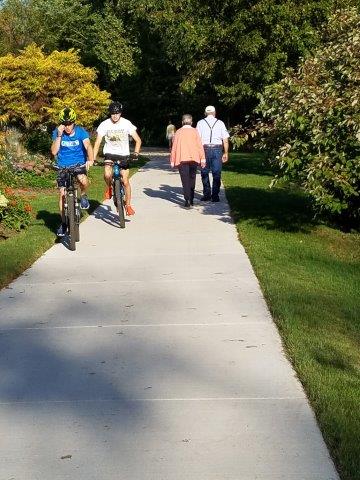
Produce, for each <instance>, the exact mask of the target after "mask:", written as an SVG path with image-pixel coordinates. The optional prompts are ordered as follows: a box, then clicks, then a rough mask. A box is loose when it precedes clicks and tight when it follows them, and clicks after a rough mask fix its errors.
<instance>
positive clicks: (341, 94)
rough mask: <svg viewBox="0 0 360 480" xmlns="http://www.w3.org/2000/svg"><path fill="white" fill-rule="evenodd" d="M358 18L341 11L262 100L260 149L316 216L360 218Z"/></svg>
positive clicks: (359, 45) (359, 65) (348, 12)
mask: <svg viewBox="0 0 360 480" xmlns="http://www.w3.org/2000/svg"><path fill="white" fill-rule="evenodd" d="M359 31H360V14H359V13H358V12H357V10H356V9H351V10H347V11H344V12H341V11H338V12H336V13H335V15H334V16H332V17H331V19H330V21H329V24H328V25H327V27H326V29H325V31H324V44H323V46H321V47H320V48H318V49H317V50H316V52H315V54H314V55H313V56H311V57H309V58H307V59H304V60H303V61H302V62H301V64H300V66H299V68H298V69H297V70H296V71H295V70H293V69H289V70H288V71H287V74H286V75H285V77H284V78H283V79H282V80H281V81H280V82H278V83H276V84H274V85H272V86H270V87H267V88H266V89H265V93H264V94H263V96H262V97H261V101H260V105H259V108H258V113H260V114H261V115H262V118H263V119H262V120H261V121H260V122H259V123H258V124H257V132H258V133H259V134H261V140H260V146H261V147H262V148H264V149H266V150H268V151H269V152H270V153H271V161H272V163H273V165H274V166H275V167H276V168H277V169H278V175H277V177H276V178H277V179H279V178H281V179H285V180H290V181H296V182H298V183H300V185H301V186H302V187H303V188H304V190H305V191H306V192H307V193H309V194H310V195H311V196H312V198H313V199H314V201H315V205H316V207H317V209H318V210H320V211H326V212H330V213H331V214H335V215H337V216H340V217H341V218H342V219H343V220H344V221H346V222H358V221H359V220H360V92H359V82H360V36H359Z"/></svg>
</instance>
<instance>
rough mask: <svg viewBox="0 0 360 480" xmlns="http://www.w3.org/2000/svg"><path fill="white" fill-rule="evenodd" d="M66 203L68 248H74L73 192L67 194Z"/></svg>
mask: <svg viewBox="0 0 360 480" xmlns="http://www.w3.org/2000/svg"><path fill="white" fill-rule="evenodd" d="M67 204H68V230H69V249H70V250H72V251H74V250H75V249H76V221H75V196H74V193H73V192H70V193H68V194H67Z"/></svg>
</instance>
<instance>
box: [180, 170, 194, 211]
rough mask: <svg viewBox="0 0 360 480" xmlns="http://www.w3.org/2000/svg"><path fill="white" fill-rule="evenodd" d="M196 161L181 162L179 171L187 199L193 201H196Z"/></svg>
mask: <svg viewBox="0 0 360 480" xmlns="http://www.w3.org/2000/svg"><path fill="white" fill-rule="evenodd" d="M196 169H197V163H196V162H181V163H180V165H179V173H180V177H181V183H182V187H183V192H184V198H185V200H189V201H190V202H191V203H192V202H193V201H194V192H195V182H196Z"/></svg>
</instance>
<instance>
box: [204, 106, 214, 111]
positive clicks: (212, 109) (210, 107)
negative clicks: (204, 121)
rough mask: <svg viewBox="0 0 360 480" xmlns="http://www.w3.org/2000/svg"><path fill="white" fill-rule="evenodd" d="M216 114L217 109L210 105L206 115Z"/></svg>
mask: <svg viewBox="0 0 360 480" xmlns="http://www.w3.org/2000/svg"><path fill="white" fill-rule="evenodd" d="M214 112H215V107H213V106H212V105H208V106H207V107H206V108H205V113H214Z"/></svg>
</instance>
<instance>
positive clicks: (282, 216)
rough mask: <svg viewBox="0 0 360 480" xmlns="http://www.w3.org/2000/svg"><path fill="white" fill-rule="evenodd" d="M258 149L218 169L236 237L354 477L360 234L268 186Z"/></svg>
mask: <svg viewBox="0 0 360 480" xmlns="http://www.w3.org/2000/svg"><path fill="white" fill-rule="evenodd" d="M262 158H263V157H262V156H261V155H260V154H234V155H232V156H231V160H230V162H229V163H228V164H227V165H226V167H225V171H224V172H223V181H224V183H225V186H226V196H227V198H228V201H229V203H230V206H231V210H232V214H233V217H234V220H235V222H236V225H237V229H238V232H239V237H240V239H241V242H242V244H243V245H244V247H245V249H246V251H247V253H248V255H249V257H250V260H251V262H252V265H253V267H254V269H255V271H256V274H257V277H258V279H259V281H260V284H261V287H262V290H263V292H264V295H265V297H266V300H267V303H268V305H269V307H270V310H271V312H272V315H273V317H274V319H275V321H276V323H277V325H278V328H279V331H280V333H281V336H282V338H283V342H284V345H285V349H286V351H287V353H288V356H289V357H290V359H291V361H292V363H293V365H294V367H295V369H296V371H297V373H298V376H299V377H300V379H301V381H302V383H303V385H304V387H305V389H306V392H307V394H308V397H309V399H310V402H311V404H312V406H313V408H314V411H315V413H316V416H317V419H318V421H319V424H320V428H321V430H322V432H323V435H324V438H325V440H326V442H327V445H328V447H329V449H330V451H331V453H332V457H333V459H334V461H335V463H336V466H337V468H338V471H339V473H340V475H341V478H342V479H343V480H360V408H359V405H360V349H359V343H360V342H359V340H360V329H359V326H360V235H359V234H358V233H350V234H344V233H342V232H340V231H339V230H336V229H333V228H330V227H328V226H326V225H324V224H320V223H317V222H316V221H315V220H314V219H313V214H312V212H311V208H310V205H309V203H308V201H307V199H306V198H305V197H304V196H303V195H302V194H301V193H300V192H297V191H295V190H291V189H289V188H280V187H279V188H273V189H269V188H268V185H269V183H270V179H271V173H270V172H269V171H268V169H267V168H266V166H264V165H263V162H262Z"/></svg>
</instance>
